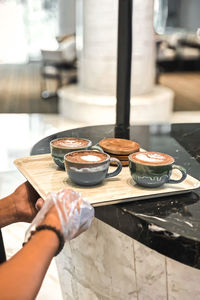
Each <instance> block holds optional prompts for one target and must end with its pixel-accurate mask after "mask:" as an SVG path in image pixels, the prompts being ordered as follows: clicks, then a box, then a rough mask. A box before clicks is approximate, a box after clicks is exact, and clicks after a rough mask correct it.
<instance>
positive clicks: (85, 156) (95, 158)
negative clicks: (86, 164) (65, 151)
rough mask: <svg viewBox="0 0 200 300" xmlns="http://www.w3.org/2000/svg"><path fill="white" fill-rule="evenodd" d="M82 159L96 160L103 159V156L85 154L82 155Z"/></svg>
mask: <svg viewBox="0 0 200 300" xmlns="http://www.w3.org/2000/svg"><path fill="white" fill-rule="evenodd" d="M81 159H82V160H85V161H94V162H96V161H100V160H101V158H100V157H98V156H96V155H83V156H81Z"/></svg>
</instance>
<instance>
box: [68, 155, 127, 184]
mask: <svg viewBox="0 0 200 300" xmlns="http://www.w3.org/2000/svg"><path fill="white" fill-rule="evenodd" d="M111 161H115V162H116V163H117V168H116V170H115V171H113V172H111V173H108V168H109V165H110V162H111ZM64 164H65V170H66V171H67V173H68V175H69V177H70V179H71V180H72V181H73V182H74V183H76V184H78V185H84V186H93V185H96V184H99V183H101V182H102V181H103V180H104V179H105V178H109V177H114V176H117V175H118V174H119V173H120V172H121V170H122V165H121V163H120V161H119V160H118V159H116V158H111V157H110V156H109V155H108V154H106V153H102V152H98V151H95V150H80V151H74V152H70V153H67V154H66V155H65V157H64Z"/></svg>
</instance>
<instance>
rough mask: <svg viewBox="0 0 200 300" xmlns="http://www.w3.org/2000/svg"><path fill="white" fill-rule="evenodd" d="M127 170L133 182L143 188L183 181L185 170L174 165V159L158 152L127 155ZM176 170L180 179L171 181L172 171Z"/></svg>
mask: <svg viewBox="0 0 200 300" xmlns="http://www.w3.org/2000/svg"><path fill="white" fill-rule="evenodd" d="M128 158H129V169H130V173H131V176H132V178H133V180H134V181H135V182H136V183H137V184H138V185H140V186H143V187H150V188H151V187H152V188H155V187H159V186H161V185H163V184H165V183H170V184H177V183H180V182H182V181H183V180H185V178H186V176H187V173H186V170H185V169H184V168H183V167H181V166H178V165H175V164H174V158H173V157H172V156H170V155H168V154H165V153H160V152H136V153H132V154H130V155H129V157H128ZM174 169H178V170H179V171H180V173H181V177H180V178H179V179H177V180H174V179H171V175H172V171H173V170H174Z"/></svg>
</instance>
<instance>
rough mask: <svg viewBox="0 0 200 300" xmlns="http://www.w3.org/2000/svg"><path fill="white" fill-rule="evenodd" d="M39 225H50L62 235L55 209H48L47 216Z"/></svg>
mask: <svg viewBox="0 0 200 300" xmlns="http://www.w3.org/2000/svg"><path fill="white" fill-rule="evenodd" d="M39 225H50V226H53V227H55V228H57V229H58V230H60V231H61V232H62V233H63V230H62V226H61V223H60V219H59V216H58V213H57V210H56V208H55V207H53V208H51V209H50V211H49V212H48V213H47V215H46V216H45V218H44V219H43V221H42V222H41V223H40V224H39Z"/></svg>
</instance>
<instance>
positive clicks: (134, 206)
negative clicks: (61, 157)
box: [31, 123, 200, 269]
mask: <svg viewBox="0 0 200 300" xmlns="http://www.w3.org/2000/svg"><path fill="white" fill-rule="evenodd" d="M65 136H68V137H85V138H89V139H91V140H92V141H93V144H96V143H98V141H99V140H101V139H102V138H104V137H126V138H127V137H129V138H130V139H132V140H135V141H137V142H138V143H139V144H140V145H141V147H142V148H144V149H146V150H148V151H160V152H164V153H168V154H170V155H172V156H173V157H174V158H175V161H176V164H180V165H182V166H184V167H185V168H186V169H187V172H188V174H190V175H192V176H193V177H195V178H197V179H198V180H199V179H200V165H199V163H200V123H198V124H172V125H170V124H153V125H150V126H132V127H131V128H130V130H129V131H128V132H125V133H124V136H123V135H122V134H120V135H119V133H116V130H115V127H114V125H102V126H90V127H83V128H77V129H73V130H67V131H63V132H59V133H57V134H53V135H51V136H49V137H46V138H44V139H43V140H41V141H39V142H38V143H37V144H36V145H34V147H33V148H32V151H31V154H32V155H35V154H42V153H49V152H50V148H49V142H50V141H51V140H52V139H55V138H58V137H65ZM95 215H96V217H97V218H98V219H100V220H102V221H104V222H105V223H107V224H109V225H111V226H113V227H114V228H116V229H118V230H120V231H121V232H123V233H125V234H127V235H128V236H130V237H132V238H134V239H135V240H137V241H139V242H141V243H143V244H144V245H146V246H148V247H150V248H152V249H154V250H156V251H158V252H159V253H161V254H164V255H166V256H168V257H170V258H173V259H175V260H177V261H179V262H182V263H184V264H187V265H189V266H192V267H195V268H198V269H200V188H198V189H195V190H193V191H192V192H189V193H185V194H181V195H180V194H179V195H173V196H167V197H159V198H155V199H148V200H140V201H133V202H129V203H123V204H117V205H109V206H104V207H97V208H95Z"/></svg>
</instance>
